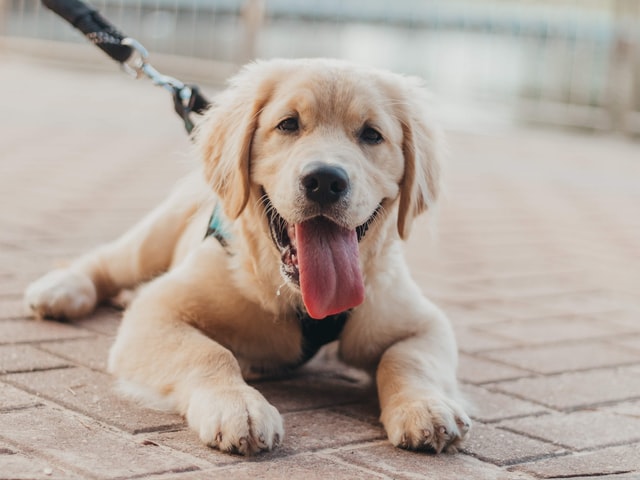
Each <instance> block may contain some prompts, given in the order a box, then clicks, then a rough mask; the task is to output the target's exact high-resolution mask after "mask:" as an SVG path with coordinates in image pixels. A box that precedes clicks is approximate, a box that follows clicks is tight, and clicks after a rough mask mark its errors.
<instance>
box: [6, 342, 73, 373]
mask: <svg viewBox="0 0 640 480" xmlns="http://www.w3.org/2000/svg"><path fill="white" fill-rule="evenodd" d="M68 365H69V362H67V361H65V360H62V359H60V358H58V357H55V356H53V355H50V354H48V353H45V352H42V351H40V350H38V349H37V348H34V347H32V346H31V345H0V375H2V374H4V373H15V372H32V371H35V370H47V369H51V368H60V367H66V366H68Z"/></svg>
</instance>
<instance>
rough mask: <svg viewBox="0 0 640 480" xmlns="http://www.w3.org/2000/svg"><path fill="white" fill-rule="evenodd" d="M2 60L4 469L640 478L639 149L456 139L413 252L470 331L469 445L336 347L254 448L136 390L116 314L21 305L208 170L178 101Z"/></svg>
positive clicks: (105, 474) (542, 140) (557, 140)
mask: <svg viewBox="0 0 640 480" xmlns="http://www.w3.org/2000/svg"><path fill="white" fill-rule="evenodd" d="M0 73H1V75H0V85H1V86H2V87H3V88H2V91H3V92H4V94H3V100H2V107H1V108H2V114H1V115H0V132H1V133H0V224H1V225H2V228H0V478H2V479H5V478H47V479H49V478H56V479H69V478H89V479H102V478H105V479H106V478H142V477H144V478H158V479H163V480H165V479H178V478H179V479H200V478H219V477H222V476H227V477H228V478H234V479H235V478H263V479H277V478H305V479H307V480H311V479H315V478H322V479H325V478H367V479H369V478H398V479H415V478H426V479H438V480H441V479H444V480H446V479H467V478H469V479H471V478H473V479H531V478H567V477H570V478H581V477H584V478H591V477H593V476H603V477H604V478H619V479H630V478H640V420H639V418H640V313H639V312H640V269H639V268H638V267H639V266H640V215H639V214H638V212H639V210H638V205H640V147H639V146H638V144H637V143H636V144H633V143H631V142H629V141H627V140H622V139H617V138H610V137H606V136H603V137H597V136H596V137H592V136H585V135H579V134H560V133H553V132H544V131H539V130H538V131H535V130H516V129H504V130H501V131H496V132H493V133H491V132H489V133H487V132H485V133H483V134H478V133H469V132H467V133H465V132H457V133H456V132H454V133H452V134H451V135H450V142H451V144H452V150H453V158H452V160H451V162H450V165H449V168H448V184H449V188H448V190H449V191H448V195H447V199H446V201H445V202H444V204H443V206H442V209H441V212H440V215H439V222H438V223H439V228H438V229H437V230H438V232H437V235H432V234H431V233H430V230H429V228H428V227H426V226H424V224H423V223H421V224H420V225H418V226H417V227H416V228H415V231H414V236H413V238H412V239H411V240H410V242H409V243H408V245H407V254H408V256H409V259H410V262H411V265H412V266H413V271H414V275H415V277H416V279H417V280H418V281H419V283H420V284H421V286H422V287H423V289H424V290H425V292H427V294H429V295H430V296H431V297H432V298H433V299H434V300H436V301H438V302H439V304H440V305H441V306H442V307H443V308H444V309H445V310H446V311H447V312H448V313H449V315H450V317H451V319H452V322H453V324H454V327H455V329H456V332H457V335H458V342H459V347H460V351H461V365H460V372H459V376H460V378H461V381H462V384H463V389H464V390H465V392H466V393H467V395H468V396H469V398H470V399H471V401H472V402H473V403H474V404H475V406H474V408H473V417H474V418H475V427H474V430H473V434H472V436H471V439H470V441H469V442H468V443H467V444H466V446H465V448H464V451H463V452H462V453H460V454H457V455H441V456H433V455H427V454H415V453H408V452H404V451H400V450H396V449H394V448H392V447H391V446H390V445H389V444H387V442H386V441H385V440H384V432H383V430H382V428H381V426H380V424H379V423H378V421H377V414H378V412H377V407H376V403H375V398H373V394H372V391H371V389H370V387H369V386H368V385H367V384H366V382H364V381H363V379H362V376H361V375H359V374H358V373H357V372H353V371H351V370H349V369H345V368H344V367H342V366H340V365H339V364H337V363H336V362H335V360H332V359H330V358H328V357H327V358H326V359H325V358H321V359H320V360H319V361H315V362H314V364H313V365H312V366H311V367H309V368H307V369H306V371H304V372H301V373H300V374H297V375H295V376H294V377H292V378H288V379H284V380H279V381H265V382H259V383H257V384H256V386H257V388H259V389H260V390H261V391H262V392H263V393H264V394H265V396H266V397H267V398H268V399H269V400H270V401H271V402H273V403H274V404H275V405H276V406H277V407H278V408H279V409H280V411H281V412H282V413H283V416H284V419H285V426H286V429H287V438H286V441H285V443H284V445H283V447H282V448H280V449H279V450H277V451H276V452H273V453H269V454H264V455H261V456H259V457H256V458H250V459H245V458H240V457H236V456H229V455H223V454H220V453H219V452H216V451H214V450H210V449H208V448H206V447H204V446H202V445H201V444H200V443H199V441H198V439H197V438H196V436H195V435H194V434H192V433H191V432H189V431H188V430H186V429H185V426H184V422H183V420H182V419H181V418H180V417H178V416H176V415H170V414H166V413H162V412H156V411H152V410H147V409H143V408H140V407H138V406H136V405H134V404H132V403H130V402H128V401H126V400H123V399H121V398H119V397H118V396H117V394H116V393H115V392H114V390H113V388H112V384H111V379H110V378H109V377H108V376H107V375H106V374H105V371H104V370H105V359H106V352H107V350H108V347H109V344H110V342H111V340H112V338H113V335H114V333H115V329H116V328H117V324H118V319H119V316H120V313H119V312H118V311H117V310H116V309H114V308H109V307H104V308H101V309H100V311H99V312H97V313H96V314H95V315H93V316H92V317H90V318H88V319H86V320H82V321H79V322H74V323H69V324H60V323H53V322H34V321H31V320H30V319H29V318H28V317H27V316H25V315H24V312H23V310H22V305H21V292H22V290H23V288H24V287H25V285H26V284H27V282H29V281H30V280H32V279H34V278H36V277H37V276H38V275H40V274H42V273H44V272H45V271H47V270H48V269H49V268H51V267H52V266H55V265H58V264H61V263H63V262H64V261H65V260H68V259H69V258H71V257H73V256H75V255H77V254H78V253H80V252H82V251H84V250H86V249H88V248H90V247H92V246H94V245H96V244H98V243H100V242H104V241H106V240H109V239H111V238H113V237H115V236H116V235H118V234H119V233H121V232H122V231H124V230H125V229H126V228H127V227H128V226H130V225H131V224H132V222H134V221H135V220H136V219H137V218H139V217H140V216H141V215H142V214H143V213H144V212H145V211H146V210H147V209H148V208H149V207H150V206H152V205H154V204H155V203H156V202H158V201H159V199H161V198H162V197H163V195H165V193H166V192H167V190H168V189H169V188H170V186H171V184H172V183H173V181H174V180H175V179H176V178H177V177H179V176H180V175H181V174H182V173H184V172H185V171H187V170H189V168H190V166H191V165H193V164H194V163H195V162H194V161H193V160H191V159H190V158H189V156H188V155H187V154H186V153H187V152H188V151H189V145H188V141H187V140H186V138H185V136H184V135H183V133H182V132H181V127H180V124H179V122H178V120H177V119H175V118H174V117H173V114H172V113H171V111H170V104H169V99H168V98H167V97H166V94H165V93H164V92H163V91H161V90H159V89H153V88H151V87H149V86H148V85H145V84H142V83H135V82H131V81H130V80H128V79H126V78H124V77H122V76H119V75H116V74H113V75H104V74H97V73H94V72H90V71H77V72H73V71H71V70H68V69H63V68H60V67H56V66H45V65H42V64H36V63H34V62H33V61H31V63H30V61H29V60H28V59H26V58H19V57H11V56H9V55H7V54H5V55H4V56H0ZM23 92H28V95H25V94H24V93H23Z"/></svg>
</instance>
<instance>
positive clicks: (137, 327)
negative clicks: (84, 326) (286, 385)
mask: <svg viewBox="0 0 640 480" xmlns="http://www.w3.org/2000/svg"><path fill="white" fill-rule="evenodd" d="M222 255H224V254H222ZM220 261H222V262H224V257H222V258H219V259H218V264H220ZM187 263H192V262H191V261H189V262H187ZM193 263H194V264H195V266H193V268H192V267H190V266H186V267H185V266H184V264H181V265H180V267H178V268H177V269H176V270H172V271H171V272H169V273H167V274H166V275H164V276H163V277H160V278H158V279H156V280H154V281H153V282H152V283H150V284H149V285H148V286H146V287H145V288H144V289H143V291H142V292H141V293H140V295H139V296H138V297H137V298H136V300H134V302H133V303H132V305H131V306H130V307H129V310H128V311H127V312H126V314H125V316H124V318H123V321H122V324H121V326H120V330H119V332H118V337H117V339H116V342H115V344H114V345H113V347H112V349H111V354H110V358H109V370H110V371H111V372H112V373H114V374H116V375H117V376H118V377H119V379H120V380H121V382H123V383H124V385H123V386H124V387H125V392H126V393H128V394H130V395H133V396H136V397H138V398H142V399H144V400H148V399H149V396H150V394H151V395H154V396H155V397H156V398H157V397H160V402H157V401H156V402H154V403H155V404H160V405H165V406H166V405H169V406H170V407H171V408H173V409H175V410H177V411H178V412H179V413H180V414H182V415H184V416H185V417H186V419H187V421H188V423H189V426H190V427H191V428H192V429H193V430H195V431H196V432H197V433H198V434H199V436H200V438H201V439H202V441H203V442H205V443H206V444H208V445H210V446H212V447H216V448H219V449H220V450H222V451H227V452H237V453H242V454H251V453H255V452H258V451H261V450H270V449H272V448H274V447H275V446H277V445H278V443H279V442H280V440H281V439H282V437H283V435H284V433H283V426H282V419H281V417H280V414H279V413H278V411H277V410H276V409H275V408H274V407H273V406H272V405H271V404H269V403H268V402H267V400H266V399H265V398H264V397H263V396H262V395H261V394H260V393H259V392H258V391H257V390H255V389H254V388H252V387H250V386H249V385H247V384H246V383H245V382H244V380H243V378H242V374H241V371H240V367H239V365H238V362H237V360H236V358H235V357H234V355H233V354H232V353H231V351H230V350H228V349H227V348H224V347H223V346H222V345H220V344H219V343H217V342H216V341H214V340H212V339H211V338H209V337H207V336H205V335H204V334H203V333H202V330H204V329H206V330H207V331H209V332H212V333H213V334H214V335H215V332H216V331H227V332H229V331H232V329H233V328H238V327H237V325H234V324H236V323H238V322H236V320H235V318H234V317H230V316H229V315H233V313H232V312H233V310H237V309H238V307H237V302H238V300H240V299H239V298H237V296H236V295H235V293H234V292H233V291H232V290H230V289H229V288H228V286H227V288H226V290H225V289H224V286H223V284H224V283H225V282H226V283H227V284H228V282H229V280H228V277H226V275H225V276H224V278H222V277H223V275H220V274H219V273H221V271H218V272H216V271H215V269H214V270H211V269H207V268H203V267H204V265H205V264H206V262H205V261H203V259H202V258H199V259H197V260H196V261H194V262H193ZM229 305H231V306H229ZM241 311H242V312H243V313H242V314H243V315H244V314H246V315H253V314H255V313H256V312H253V311H251V309H247V308H244V309H242V310H241ZM235 313H236V314H237V311H236V312H235ZM223 317H225V318H227V319H229V320H228V321H227V322H226V323H225V324H224V325H222V324H219V325H215V322H216V321H217V320H216V319H217V318H223ZM221 322H222V321H221ZM240 323H241V322H240ZM196 327H197V328H196ZM233 336H235V337H238V334H237V333H234V334H233Z"/></svg>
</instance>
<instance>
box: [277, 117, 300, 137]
mask: <svg viewBox="0 0 640 480" xmlns="http://www.w3.org/2000/svg"><path fill="white" fill-rule="evenodd" d="M276 128H277V129H278V130H281V131H283V132H286V133H294V132H297V131H298V130H299V129H300V125H299V124H298V118H297V117H289V118H285V119H284V120H282V121H281V122H280V123H279V124H278V126H277V127H276Z"/></svg>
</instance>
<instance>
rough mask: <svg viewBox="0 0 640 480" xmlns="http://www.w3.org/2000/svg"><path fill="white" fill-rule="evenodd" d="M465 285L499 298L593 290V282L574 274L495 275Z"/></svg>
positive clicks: (569, 293)
mask: <svg viewBox="0 0 640 480" xmlns="http://www.w3.org/2000/svg"><path fill="white" fill-rule="evenodd" d="M464 284H465V285H470V286H473V285H481V286H483V287H485V288H490V289H491V290H492V291H494V292H495V293H496V294H497V295H498V296H499V297H501V298H527V297H542V296H548V295H558V294H559V293H562V294H568V295H571V294H574V293H580V291H581V290H589V291H591V290H593V287H594V286H595V285H596V284H595V282H592V281H589V280H588V279H585V277H584V276H580V275H577V274H576V272H564V273H563V272H556V273H553V272H539V273H534V274H531V275H510V276H502V277H497V276H495V275H493V276H488V277H486V278H479V279H476V280H468V281H466V282H464Z"/></svg>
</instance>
